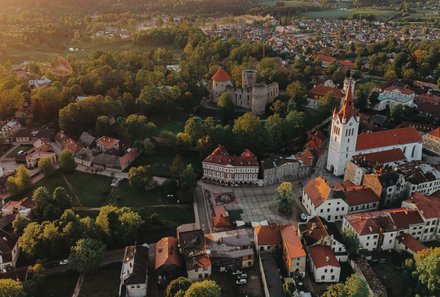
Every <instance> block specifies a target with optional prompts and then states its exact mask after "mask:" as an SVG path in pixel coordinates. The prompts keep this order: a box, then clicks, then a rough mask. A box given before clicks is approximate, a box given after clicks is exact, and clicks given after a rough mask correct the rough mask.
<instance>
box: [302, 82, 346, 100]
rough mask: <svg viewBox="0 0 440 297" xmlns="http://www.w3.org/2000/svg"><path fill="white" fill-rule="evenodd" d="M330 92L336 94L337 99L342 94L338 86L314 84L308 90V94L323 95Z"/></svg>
mask: <svg viewBox="0 0 440 297" xmlns="http://www.w3.org/2000/svg"><path fill="white" fill-rule="evenodd" d="M329 93H330V94H332V95H333V96H336V97H337V98H338V99H341V98H342V97H343V96H344V93H343V92H342V91H341V90H339V89H338V88H332V87H327V86H324V85H316V86H315V87H313V88H312V89H311V90H309V91H308V94H309V96H311V97H313V96H325V95H327V94H329Z"/></svg>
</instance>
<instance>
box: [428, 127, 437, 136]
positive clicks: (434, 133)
mask: <svg viewBox="0 0 440 297" xmlns="http://www.w3.org/2000/svg"><path fill="white" fill-rule="evenodd" d="M428 134H429V135H431V136H434V137H437V138H440V128H437V129H435V130H432V131H431V132H429V133H428Z"/></svg>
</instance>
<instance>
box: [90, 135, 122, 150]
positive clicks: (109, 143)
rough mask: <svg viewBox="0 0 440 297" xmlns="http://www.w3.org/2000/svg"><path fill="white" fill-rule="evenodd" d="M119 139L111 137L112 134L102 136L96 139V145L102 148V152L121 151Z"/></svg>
mask: <svg viewBox="0 0 440 297" xmlns="http://www.w3.org/2000/svg"><path fill="white" fill-rule="evenodd" d="M119 143H120V141H119V139H116V138H113V137H110V136H102V137H100V138H98V139H97V140H96V147H97V148H98V149H100V150H101V151H102V152H110V151H116V152H118V151H119Z"/></svg>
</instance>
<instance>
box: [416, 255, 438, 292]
mask: <svg viewBox="0 0 440 297" xmlns="http://www.w3.org/2000/svg"><path fill="white" fill-rule="evenodd" d="M416 260H417V268H416V271H415V274H416V276H417V278H418V280H419V281H420V283H421V284H423V285H424V286H425V287H426V288H427V290H428V292H429V295H432V296H439V295H440V273H439V271H440V248H439V247H437V248H430V249H426V250H423V251H421V252H419V253H417V255H416Z"/></svg>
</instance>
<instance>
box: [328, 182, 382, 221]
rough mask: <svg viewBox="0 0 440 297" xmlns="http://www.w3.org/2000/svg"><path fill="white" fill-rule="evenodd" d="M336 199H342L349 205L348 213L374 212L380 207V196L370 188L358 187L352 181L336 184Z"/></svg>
mask: <svg viewBox="0 0 440 297" xmlns="http://www.w3.org/2000/svg"><path fill="white" fill-rule="evenodd" d="M333 190H334V192H335V197H341V198H342V199H343V200H344V201H345V202H346V203H347V205H348V211H347V213H353V212H363V211H373V210H377V209H378V207H379V200H380V198H379V196H378V195H377V194H376V193H375V192H374V191H373V190H372V189H371V188H369V187H366V186H358V185H355V184H354V183H352V182H351V181H348V180H347V181H344V182H342V183H337V184H335V186H334V188H333Z"/></svg>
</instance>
